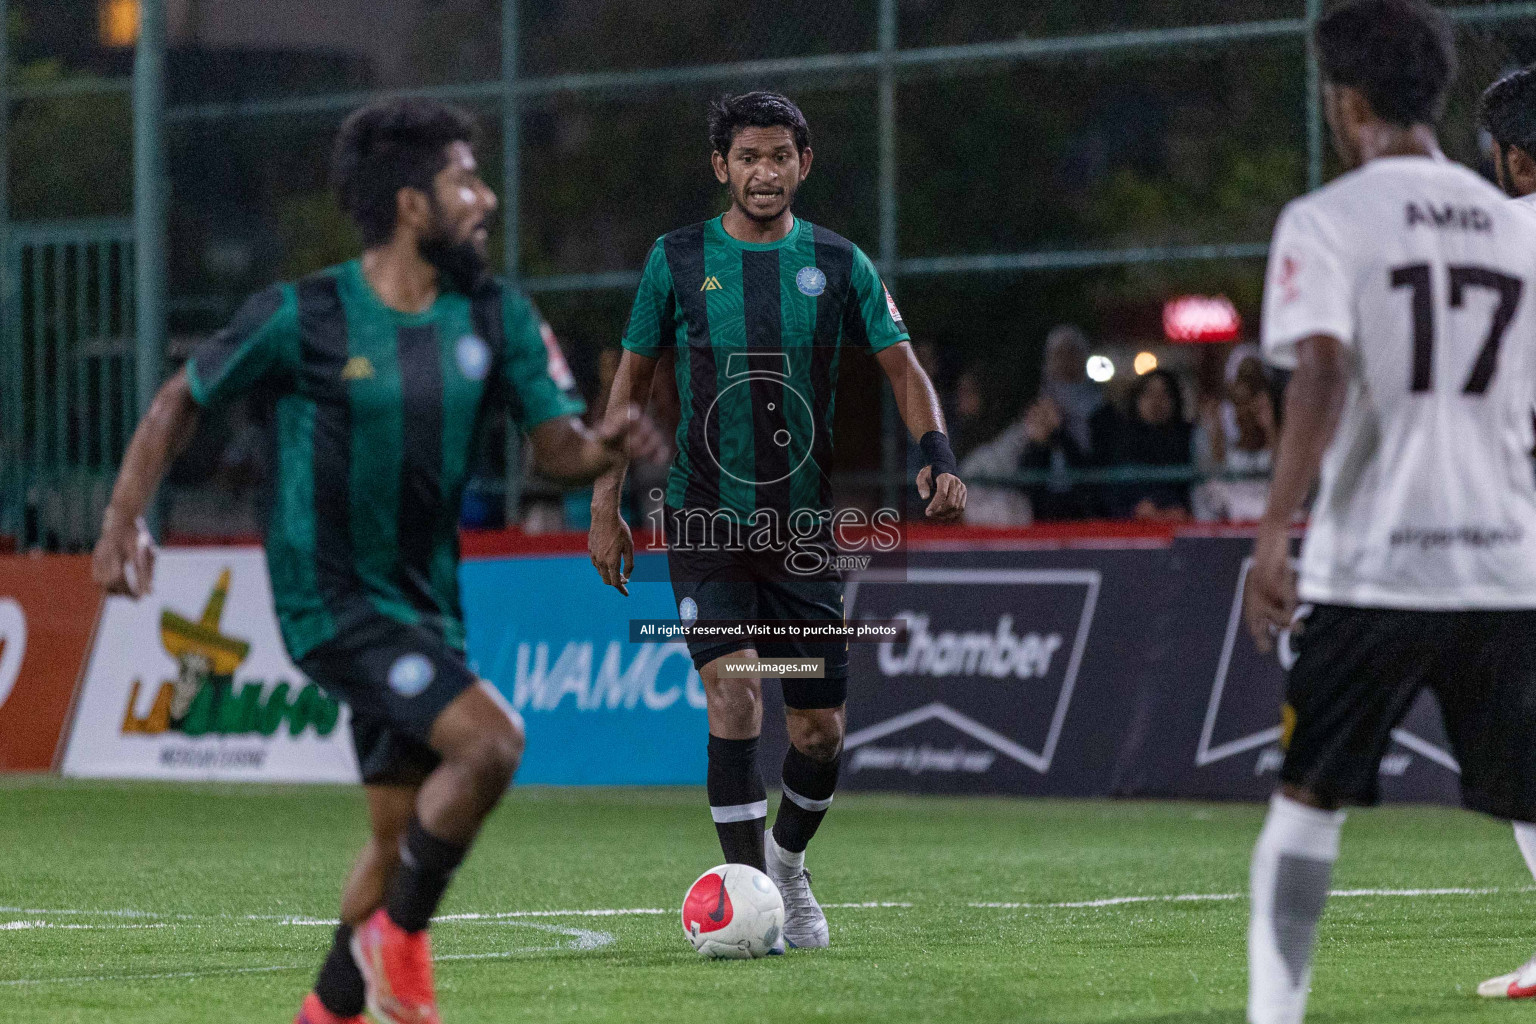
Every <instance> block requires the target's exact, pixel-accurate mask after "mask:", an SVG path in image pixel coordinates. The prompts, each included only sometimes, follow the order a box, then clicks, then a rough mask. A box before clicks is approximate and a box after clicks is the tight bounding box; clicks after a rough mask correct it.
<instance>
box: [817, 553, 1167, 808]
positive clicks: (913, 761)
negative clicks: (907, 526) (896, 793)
mask: <svg viewBox="0 0 1536 1024" xmlns="http://www.w3.org/2000/svg"><path fill="white" fill-rule="evenodd" d="M1160 554H1161V552H1146V551H1141V550H1128V551H1127V550H1106V551H1050V552H995V553H988V552H949V553H943V554H914V555H913V556H912V557H911V562H910V566H909V568H908V571H907V574H906V579H905V581H904V582H899V583H864V584H856V585H855V584H851V585H850V587H849V595H848V598H847V601H846V607H847V609H848V614H849V617H850V618H853V619H902V620H905V621H906V622H907V624H908V638H907V640H906V641H904V642H899V643H880V644H859V645H854V646H852V647H851V648H850V673H851V675H850V684H849V700H848V722H849V726H848V737H847V742H846V750H847V753H846V754H845V760H844V768H843V777H844V779H845V780H846V784H847V785H848V786H849V787H851V788H877V789H903V790H915V791H920V792H1007V793H1036V794H1089V793H1099V792H1105V791H1107V790H1108V789H1109V788H1110V787H1111V786H1112V784H1113V780H1114V778H1115V773H1116V771H1117V766H1118V762H1119V758H1120V756H1121V751H1122V745H1123V738H1124V736H1125V735H1126V734H1127V732H1128V731H1130V730H1131V729H1132V727H1133V724H1134V721H1135V717H1136V714H1137V710H1138V705H1137V693H1138V689H1139V687H1140V686H1141V685H1142V684H1143V682H1144V675H1145V673H1144V664H1143V663H1144V660H1145V651H1146V642H1145V641H1146V637H1145V630H1146V620H1145V617H1146V613H1147V612H1148V610H1149V609H1150V608H1151V607H1152V601H1151V597H1152V595H1153V594H1155V592H1156V591H1157V589H1159V587H1160V586H1161V581H1160V579H1159V578H1158V577H1157V576H1156V574H1148V573H1147V572H1146V570H1147V568H1148V567H1149V566H1151V565H1155V564H1156V562H1155V561H1154V560H1153V559H1155V557H1156V556H1158V555H1160Z"/></svg>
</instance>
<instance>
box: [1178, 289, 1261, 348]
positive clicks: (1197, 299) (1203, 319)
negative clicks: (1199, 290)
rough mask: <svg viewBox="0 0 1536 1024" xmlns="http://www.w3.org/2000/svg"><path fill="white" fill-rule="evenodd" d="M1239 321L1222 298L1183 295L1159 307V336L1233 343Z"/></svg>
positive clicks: (1240, 326)
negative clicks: (1161, 313)
mask: <svg viewBox="0 0 1536 1024" xmlns="http://www.w3.org/2000/svg"><path fill="white" fill-rule="evenodd" d="M1242 329H1243V318H1242V317H1241V316H1239V315H1238V312H1237V307H1236V306H1234V305H1232V300H1231V299H1229V298H1227V297H1226V296H1225V295H1214V296H1211V295H1185V296H1182V297H1180V298H1177V299H1169V300H1168V302H1167V303H1166V304H1165V305H1164V306H1163V334H1164V335H1165V336H1166V337H1167V338H1168V340H1169V341H1177V342H1183V343H1185V344H1196V345H1201V344H1211V343H1214V342H1221V341H1236V340H1237V339H1238V337H1239V336H1240V335H1241V333H1242Z"/></svg>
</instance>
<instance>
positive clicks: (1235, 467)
mask: <svg viewBox="0 0 1536 1024" xmlns="http://www.w3.org/2000/svg"><path fill="white" fill-rule="evenodd" d="M1276 437H1277V429H1276V426H1275V397H1274V383H1273V380H1272V379H1271V377H1270V373H1269V370H1268V368H1267V367H1265V365H1264V359H1263V356H1262V355H1261V354H1260V352H1259V347H1258V346H1257V345H1239V346H1237V347H1236V348H1234V349H1233V350H1232V352H1231V354H1230V355H1229V356H1228V357H1227V366H1226V374H1225V394H1224V395H1223V396H1222V397H1220V398H1212V399H1209V400H1207V401H1206V402H1204V403H1202V406H1201V410H1200V426H1199V429H1198V430H1197V431H1196V435H1195V449H1196V453H1197V459H1198V462H1199V465H1200V468H1201V470H1202V471H1203V472H1206V473H1211V474H1213V475H1221V474H1227V475H1234V476H1235V475H1245V476H1249V477H1250V479H1216V480H1210V481H1207V482H1206V483H1204V484H1202V485H1201V486H1200V487H1198V488H1197V489H1196V490H1195V493H1194V495H1193V498H1194V510H1195V515H1196V517H1197V518H1200V519H1206V520H1227V521H1240V522H1248V521H1252V520H1256V519H1258V518H1259V517H1260V516H1262V515H1263V514H1264V505H1265V503H1266V502H1267V501H1268V498H1269V481H1268V480H1267V479H1252V478H1251V477H1252V476H1253V475H1255V474H1263V475H1265V476H1267V475H1268V473H1269V472H1270V469H1271V467H1272V464H1273V461H1274V449H1275V440H1276Z"/></svg>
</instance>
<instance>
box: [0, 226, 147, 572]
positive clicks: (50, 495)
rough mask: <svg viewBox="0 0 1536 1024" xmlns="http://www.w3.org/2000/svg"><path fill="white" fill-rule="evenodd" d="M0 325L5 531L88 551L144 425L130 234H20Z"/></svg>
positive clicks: (10, 246)
mask: <svg viewBox="0 0 1536 1024" xmlns="http://www.w3.org/2000/svg"><path fill="white" fill-rule="evenodd" d="M4 257H5V258H4V267H5V276H6V278H7V279H8V281H9V282H11V286H10V288H8V294H9V300H8V302H7V304H6V307H5V316H4V317H3V318H0V410H3V413H4V421H3V425H0V456H3V458H0V466H3V467H4V470H5V474H4V475H5V480H4V483H3V486H0V534H9V535H10V536H13V537H17V538H19V539H21V540H22V541H23V542H24V543H31V544H45V545H48V546H60V547H81V546H84V545H86V544H88V543H89V541H90V539H91V537H92V535H93V533H94V531H95V529H96V524H97V523H98V521H99V518H100V513H101V509H102V508H103V507H104V506H105V504H106V500H107V497H108V488H109V487H110V485H111V479H112V474H113V472H114V471H115V470H116V467H117V464H118V462H119V461H120V460H121V459H122V455H123V450H124V448H125V447H126V445H127V442H128V438H129V436H130V434H131V433H132V431H133V426H134V422H135V420H136V419H137V412H138V410H137V408H136V407H135V404H134V401H133V397H132V396H133V394H134V386H135V378H136V376H137V375H136V373H135V367H134V360H135V351H134V347H135V346H134V329H133V317H134V299H133V296H134V287H133V276H134V256H133V226H132V224H131V222H129V221H126V220H113V221H79V222H61V223H55V224H47V225H12V226H11V229H10V231H9V232H8V238H7V240H6V251H5V254H4Z"/></svg>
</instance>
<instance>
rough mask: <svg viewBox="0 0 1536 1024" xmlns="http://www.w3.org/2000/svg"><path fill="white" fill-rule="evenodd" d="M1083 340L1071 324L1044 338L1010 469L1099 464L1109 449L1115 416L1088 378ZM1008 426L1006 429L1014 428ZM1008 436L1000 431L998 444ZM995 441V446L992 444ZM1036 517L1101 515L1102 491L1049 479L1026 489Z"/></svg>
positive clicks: (1058, 469)
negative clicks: (1033, 395)
mask: <svg viewBox="0 0 1536 1024" xmlns="http://www.w3.org/2000/svg"><path fill="white" fill-rule="evenodd" d="M1087 365H1088V339H1087V338H1086V337H1085V336H1084V335H1083V332H1082V331H1081V330H1079V329H1078V328H1077V327H1075V326H1072V325H1071V324H1063V325H1061V326H1059V327H1056V328H1053V329H1052V330H1051V333H1050V334H1049V335H1047V336H1046V339H1045V360H1044V363H1043V365H1042V367H1041V374H1040V377H1041V384H1040V395H1039V397H1038V398H1037V399H1036V400H1035V402H1034V403H1033V404H1032V405H1030V407H1029V408H1028V409H1026V410H1025V412H1024V416H1023V418H1022V419H1021V420H1020V421H1019V423H1017V424H1015V427H1022V430H1023V434H1024V441H1023V445H1022V450H1021V454H1020V457H1019V461H1018V463H1017V464H1016V466H1015V468H1017V469H1022V470H1049V471H1050V472H1051V473H1052V474H1053V475H1058V476H1064V475H1065V471H1066V470H1071V469H1086V468H1090V467H1094V466H1102V465H1104V464H1105V463H1106V462H1107V461H1108V458H1109V456H1110V455H1111V454H1112V453H1113V451H1114V444H1115V441H1114V438H1115V434H1116V432H1117V424H1118V417H1117V416H1116V415H1115V410H1114V407H1113V406H1111V405H1110V404H1109V403H1107V402H1106V401H1105V400H1104V390H1103V388H1101V387H1100V386H1099V385H1097V384H1095V383H1093V382H1092V381H1090V380H1089V379H1088V372H1087ZM1013 429H1014V428H1013V427H1010V428H1009V430H1013ZM1007 436H1008V432H1007V431H1005V432H1004V434H1003V435H1002V436H1000V437H999V438H997V441H998V442H1000V441H1002V440H1003V439H1004V438H1005V437H1007ZM994 443H997V442H994ZM1028 494H1029V501H1030V504H1031V506H1032V507H1033V509H1034V517H1035V518H1036V519H1083V518H1090V517H1092V516H1095V515H1100V514H1102V512H1103V506H1102V500H1101V490H1100V489H1099V488H1097V487H1084V486H1081V485H1073V484H1071V483H1069V482H1067V481H1066V480H1065V479H1056V480H1052V481H1050V482H1048V483H1046V484H1043V485H1040V486H1036V487H1031V488H1029V489H1028Z"/></svg>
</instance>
